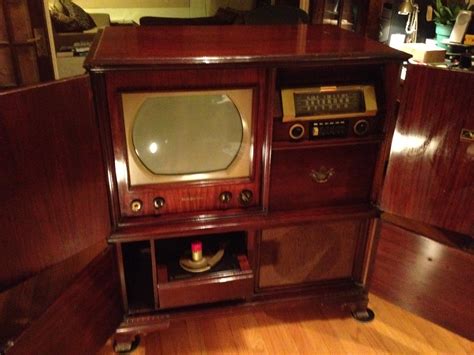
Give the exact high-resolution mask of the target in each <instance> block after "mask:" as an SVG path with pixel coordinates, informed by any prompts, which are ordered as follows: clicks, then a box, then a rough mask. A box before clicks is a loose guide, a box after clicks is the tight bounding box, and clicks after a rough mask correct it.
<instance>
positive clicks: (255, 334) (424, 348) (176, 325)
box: [99, 295, 474, 355]
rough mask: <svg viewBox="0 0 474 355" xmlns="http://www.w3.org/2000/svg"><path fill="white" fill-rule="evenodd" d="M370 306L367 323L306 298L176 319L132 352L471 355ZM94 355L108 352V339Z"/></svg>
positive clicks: (387, 309)
mask: <svg viewBox="0 0 474 355" xmlns="http://www.w3.org/2000/svg"><path fill="white" fill-rule="evenodd" d="M370 306H371V308H372V309H373V310H374V312H375V314H376V317H375V320H374V321H373V322H370V323H359V322H357V321H355V320H353V319H352V318H351V317H350V316H349V317H348V315H347V314H346V313H342V312H337V311H329V310H327V309H320V308H319V307H318V306H317V305H315V304H314V303H312V302H311V301H310V300H304V301H298V302H295V303H293V304H292V305H291V306H288V304H273V305H263V306H258V307H256V308H255V309H250V310H249V309H245V310H244V309H242V310H239V311H237V312H233V313H232V314H227V315H221V316H204V317H201V318H192V319H188V320H182V321H176V322H172V323H171V326H170V328H169V329H167V330H164V331H161V332H157V333H151V334H149V335H147V336H145V337H142V339H141V342H140V345H139V346H138V348H137V349H136V350H135V351H134V352H133V354H134V355H135V354H136V355H145V354H180V355H183V354H320V353H328V354H329V353H330V354H336V353H337V354H344V353H351V354H370V353H425V354H433V353H457V354H472V353H474V343H473V342H471V341H469V340H467V339H465V338H463V337H461V336H459V335H456V334H454V333H452V332H450V331H448V330H446V329H444V328H441V327H440V326H438V325H435V324H434V323H431V322H429V321H427V320H424V319H422V318H420V317H418V316H416V315H414V314H412V313H410V312H408V311H405V310H403V309H401V308H399V307H397V306H395V305H393V304H391V303H389V302H387V301H385V300H383V299H382V298H380V297H378V296H376V295H371V297H370ZM99 354H100V355H108V354H113V349H112V341H111V340H110V339H109V341H108V342H107V344H106V345H105V346H104V347H103V348H102V349H101V351H100V352H99Z"/></svg>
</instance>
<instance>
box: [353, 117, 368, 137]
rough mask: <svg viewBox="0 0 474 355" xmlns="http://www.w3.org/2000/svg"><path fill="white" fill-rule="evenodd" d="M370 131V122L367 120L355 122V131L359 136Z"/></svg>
mask: <svg viewBox="0 0 474 355" xmlns="http://www.w3.org/2000/svg"><path fill="white" fill-rule="evenodd" d="M368 132H369V122H368V121H367V120H359V121H357V122H356V123H355V124H354V133H355V134H356V135H358V136H364V135H366V134H367V133H368Z"/></svg>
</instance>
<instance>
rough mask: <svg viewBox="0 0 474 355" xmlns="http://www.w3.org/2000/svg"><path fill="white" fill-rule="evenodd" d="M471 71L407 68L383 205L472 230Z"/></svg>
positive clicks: (435, 222)
mask: <svg viewBox="0 0 474 355" xmlns="http://www.w3.org/2000/svg"><path fill="white" fill-rule="evenodd" d="M473 93H474V73H472V72H464V71H452V70H444V69H437V68H430V67H425V66H419V65H413V66H410V67H409V70H408V74H407V80H406V81H405V85H404V90H403V95H402V98H401V106H400V112H399V117H398V122H397V127H396V130H395V134H394V137H393V144H392V150H391V154H390V160H389V164H388V169H387V175H386V179H385V184H384V190H383V194H382V200H381V207H382V210H384V211H386V212H389V213H392V214H395V215H398V216H401V217H405V218H408V219H412V220H416V221H419V222H423V223H427V224H431V225H433V226H437V227H441V228H445V229H448V230H452V231H456V232H459V233H463V234H467V235H471V236H472V235H474V99H473Z"/></svg>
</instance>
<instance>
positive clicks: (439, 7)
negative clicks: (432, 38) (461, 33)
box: [433, 0, 474, 25]
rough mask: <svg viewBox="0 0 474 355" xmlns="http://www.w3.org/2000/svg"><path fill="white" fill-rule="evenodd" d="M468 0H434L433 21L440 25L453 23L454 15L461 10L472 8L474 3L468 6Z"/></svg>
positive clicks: (473, 8) (454, 20)
mask: <svg viewBox="0 0 474 355" xmlns="http://www.w3.org/2000/svg"><path fill="white" fill-rule="evenodd" d="M469 2H470V1H469V0H445V3H444V2H443V1H442V0H435V3H434V7H433V13H434V22H436V23H440V24H442V25H454V22H456V17H457V16H458V14H459V12H460V11H462V10H471V11H472V10H474V5H471V6H469Z"/></svg>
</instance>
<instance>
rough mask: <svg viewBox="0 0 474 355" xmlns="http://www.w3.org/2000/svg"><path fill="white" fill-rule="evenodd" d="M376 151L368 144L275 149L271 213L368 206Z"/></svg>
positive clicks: (373, 145)
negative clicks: (364, 204) (345, 206)
mask: <svg viewBox="0 0 474 355" xmlns="http://www.w3.org/2000/svg"><path fill="white" fill-rule="evenodd" d="M377 149H378V144H377V143H366V144H356V145H347V146H336V147H314V148H313V147H307V148H301V149H292V148H288V149H278V150H274V151H273V153H272V171H271V177H270V203H269V204H270V210H289V209H301V208H311V207H319V206H331V205H347V204H356V203H368V202H369V198H370V191H371V188H372V177H373V173H374V167H375V161H376V156H377Z"/></svg>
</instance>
